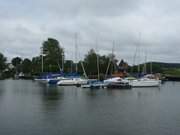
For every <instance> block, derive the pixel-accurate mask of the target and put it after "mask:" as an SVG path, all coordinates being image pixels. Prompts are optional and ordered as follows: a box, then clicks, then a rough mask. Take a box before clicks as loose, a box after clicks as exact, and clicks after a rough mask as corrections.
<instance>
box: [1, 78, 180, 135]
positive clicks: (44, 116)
mask: <svg viewBox="0 0 180 135" xmlns="http://www.w3.org/2000/svg"><path fill="white" fill-rule="evenodd" d="M179 134H180V82H166V83H165V84H163V85H162V86H161V88H160V89H159V88H136V89H132V90H103V89H102V90H93V91H92V90H88V89H81V88H76V87H56V86H45V85H42V84H39V83H37V82H34V81H27V80H5V81H0V135H179Z"/></svg>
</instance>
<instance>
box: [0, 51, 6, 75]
mask: <svg viewBox="0 0 180 135" xmlns="http://www.w3.org/2000/svg"><path fill="white" fill-rule="evenodd" d="M6 60H7V59H6V57H4V55H3V54H2V53H0V73H2V71H3V70H4V69H5V68H6Z"/></svg>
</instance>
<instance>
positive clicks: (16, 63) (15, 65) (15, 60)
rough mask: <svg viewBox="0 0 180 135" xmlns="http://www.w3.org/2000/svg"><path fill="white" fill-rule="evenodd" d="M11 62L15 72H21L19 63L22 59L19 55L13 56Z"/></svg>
mask: <svg viewBox="0 0 180 135" xmlns="http://www.w3.org/2000/svg"><path fill="white" fill-rule="evenodd" d="M11 63H12V64H13V66H14V67H15V68H16V72H18V73H19V72H21V63H22V59H21V58H20V57H15V58H13V59H12V60H11Z"/></svg>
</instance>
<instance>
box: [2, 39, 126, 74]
mask: <svg viewBox="0 0 180 135" xmlns="http://www.w3.org/2000/svg"><path fill="white" fill-rule="evenodd" d="M64 51H65V50H64V48H63V47H62V46H61V45H60V43H59V41H58V40H56V39H53V38H48V39H47V40H46V41H44V42H43V43H42V46H41V48H40V55H39V56H36V57H33V58H32V59H29V58H25V59H22V58H20V57H15V58H13V59H12V60H11V62H10V63H7V58H6V57H5V56H4V55H3V54H0V73H1V74H0V76H1V77H12V76H14V75H17V74H19V73H23V74H24V75H26V76H34V75H40V74H41V73H47V72H52V73H55V72H65V73H71V72H78V73H79V74H81V75H83V74H84V72H83V68H82V66H84V69H85V71H86V74H87V75H97V74H98V70H97V67H98V66H99V74H103V75H104V74H105V73H107V74H111V73H113V72H114V71H117V70H118V66H119V65H118V60H117V59H116V57H115V55H113V54H109V55H100V54H97V53H96V52H95V50H94V49H90V50H89V52H88V53H87V54H86V55H85V57H84V59H83V60H82V61H79V62H77V63H75V62H74V61H73V60H66V59H65V58H66V56H65V53H64ZM42 63H43V64H42ZM123 63H124V64H126V65H127V63H125V62H124V61H123V60H122V61H121V63H120V64H121V65H122V64H123ZM108 65H109V68H108V70H107V67H108Z"/></svg>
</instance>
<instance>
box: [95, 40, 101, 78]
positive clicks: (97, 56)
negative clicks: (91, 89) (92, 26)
mask: <svg viewBox="0 0 180 135" xmlns="http://www.w3.org/2000/svg"><path fill="white" fill-rule="evenodd" d="M96 49H97V53H96V59H97V71H98V80H100V75H99V55H98V41H97V38H96Z"/></svg>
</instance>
